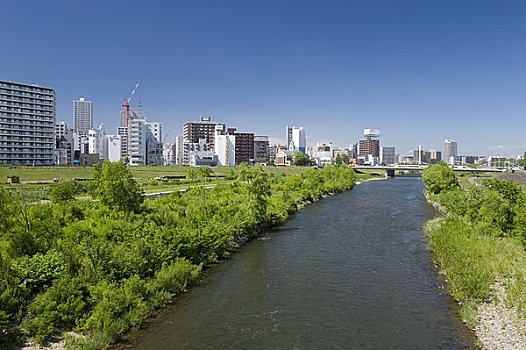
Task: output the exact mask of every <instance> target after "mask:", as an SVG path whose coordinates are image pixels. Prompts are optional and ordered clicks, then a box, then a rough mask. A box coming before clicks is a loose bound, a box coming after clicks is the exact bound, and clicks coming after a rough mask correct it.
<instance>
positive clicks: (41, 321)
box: [0, 167, 355, 349]
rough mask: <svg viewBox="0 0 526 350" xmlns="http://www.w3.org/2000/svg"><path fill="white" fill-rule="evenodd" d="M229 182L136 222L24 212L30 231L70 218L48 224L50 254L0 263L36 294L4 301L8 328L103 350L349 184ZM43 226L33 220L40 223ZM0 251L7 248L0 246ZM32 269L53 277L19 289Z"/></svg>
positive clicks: (87, 209) (160, 202)
mask: <svg viewBox="0 0 526 350" xmlns="http://www.w3.org/2000/svg"><path fill="white" fill-rule="evenodd" d="M232 180H233V181H232V182H231V183H225V184H221V185H218V186H216V187H214V188H213V189H212V190H210V191H204V190H202V189H200V188H194V189H191V190H190V191H188V192H187V193H186V194H184V195H180V194H173V195H171V196H168V197H162V198H157V199H155V200H151V201H147V202H145V203H144V207H143V208H142V209H141V210H140V212H138V213H130V212H128V213H126V212H120V211H117V210H111V209H109V208H107V207H105V206H104V205H103V204H102V203H97V202H90V203H80V202H69V203H60V204H54V203H50V204H45V205H35V206H31V212H30V213H29V214H30V216H29V217H28V220H30V222H31V224H32V223H33V220H37V218H33V215H34V214H35V213H40V212H41V211H45V212H47V213H49V214H50V213H53V214H54V215H56V214H59V215H64V214H67V213H68V212H70V211H73V210H74V211H75V214H74V215H75V217H72V218H69V217H68V218H66V220H64V218H63V219H61V220H62V221H57V222H56V223H55V221H51V220H54V216H53V215H49V214H48V217H46V218H45V220H48V221H49V222H48V224H49V225H50V227H49V228H48V229H49V230H50V231H51V232H54V233H53V235H51V236H49V239H50V240H51V245H50V248H53V249H50V250H49V252H46V253H45V254H42V253H38V254H35V253H33V255H34V257H31V256H30V257H29V258H28V257H27V256H25V255H21V256H20V257H17V256H15V255H12V258H11V260H3V261H0V263H4V264H5V263H9V264H12V268H11V267H8V269H7V270H5V271H7V272H11V271H12V274H13V277H11V278H12V280H13V282H14V283H16V284H14V286H18V287H17V288H21V286H25V285H27V286H28V292H29V291H33V293H34V294H33V296H31V295H30V294H20V292H17V291H16V290H15V292H17V293H18V294H17V295H22V296H24V297H25V295H27V297H26V298H27V299H18V300H15V299H11V304H2V305H0V308H5V307H6V306H7V307H9V308H10V309H8V311H9V312H11V310H16V309H15V308H14V307H13V306H15V307H19V308H20V311H19V312H18V313H13V314H12V315H13V316H10V317H13V318H12V320H13V321H16V319H17V317H20V316H17V315H22V316H23V317H21V321H22V322H21V323H22V324H21V325H20V326H19V327H20V328H17V329H19V330H21V331H23V332H24V333H26V334H28V335H30V336H32V337H33V339H35V340H37V341H38V342H39V343H41V344H45V343H48V342H50V341H54V339H56V337H57V336H58V334H59V332H60V331H67V332H69V331H70V330H75V332H76V333H77V334H79V336H78V337H67V338H66V342H65V346H66V348H70V349H101V348H105V347H106V346H107V345H109V344H110V343H112V342H113V341H114V340H115V339H116V338H117V337H118V336H119V335H120V334H122V333H123V332H124V331H125V330H126V329H128V328H129V327H134V326H136V325H138V324H140V322H141V321H142V320H143V319H144V318H145V317H147V316H148V315H150V314H151V313H152V311H154V310H155V309H157V308H158V307H160V306H162V305H163V304H164V303H166V302H169V301H170V300H171V299H172V298H173V297H174V296H175V295H177V294H178V293H180V292H183V291H185V290H186V288H187V287H188V286H190V285H191V284H192V281H194V280H195V279H196V278H197V277H198V275H199V272H200V271H201V270H202V269H203V268H207V266H211V265H213V264H214V263H215V262H218V261H221V260H223V259H226V258H228V257H229V256H230V255H231V254H232V253H233V252H234V251H235V250H236V249H237V248H238V247H239V246H240V245H242V244H244V243H246V242H247V241H248V240H250V239H252V238H254V237H256V236H257V235H258V234H259V233H260V232H262V231H263V230H264V229H266V228H268V227H273V226H277V225H280V224H282V223H283V222H285V220H286V219H287V217H288V216H289V215H290V214H292V213H294V212H295V211H297V210H298V209H299V208H300V207H301V205H302V204H305V203H309V202H313V201H315V200H318V199H320V198H322V197H324V196H327V195H330V194H335V193H339V192H342V191H345V190H348V189H351V188H352V187H353V186H354V184H355V177H354V174H353V171H352V170H351V169H349V168H347V167H326V168H324V169H322V170H314V169H310V170H306V171H305V172H304V173H302V174H298V175H291V176H272V175H271V176H269V175H268V174H266V173H264V172H263V171H261V170H259V169H257V168H255V169H251V168H248V167H240V168H239V169H238V170H237V171H236V173H235V174H234V175H233V179H232ZM13 204H14V205H15V204H16V203H15V202H13ZM42 218H43V216H42V215H40V216H38V220H41V222H42ZM64 221H65V222H64ZM35 222H36V221H35ZM51 228H52V229H51ZM30 234H34V233H31V232H30ZM0 238H2V239H6V238H8V237H0ZM2 245H3V246H4V247H7V246H9V244H8V243H7V242H1V241H0V248H1V247H2ZM8 253H10V254H13V253H12V251H9V252H8ZM37 259H39V260H38V261H39V262H40V265H42V263H44V268H48V267H49V269H52V271H53V272H50V273H48V274H46V275H43V276H42V277H39V278H45V280H38V281H37V282H38V284H24V283H23V282H21V281H20V279H21V278H22V277H19V275H17V273H19V272H18V271H24V272H25V271H27V270H28V269H29V272H31V269H33V268H36V267H37V266H38V264H37V261H36V260H37ZM50 259H53V260H52V262H51V263H50V262H47V261H49V260H50ZM18 260H20V261H21V262H18ZM32 260H35V261H34V262H33V261H32ZM22 264H23V265H22ZM48 265H49V266H48ZM21 267H22V268H23V269H24V270H21V269H20V268H21ZM25 273H27V272H25ZM8 277H9V276H8ZM28 277H32V275H30V276H28ZM32 278H34V277H32ZM8 281H10V280H8ZM15 281H16V282H15ZM33 283H35V282H33ZM0 287H1V286H0ZM29 288H31V289H29ZM25 293H27V292H25ZM15 302H19V303H20V304H18V305H17V304H14V305H13V303H15ZM59 310H60V311H59ZM0 311H3V310H0ZM24 314H26V315H24ZM13 326H14V327H16V325H13ZM4 332H5V330H4Z"/></svg>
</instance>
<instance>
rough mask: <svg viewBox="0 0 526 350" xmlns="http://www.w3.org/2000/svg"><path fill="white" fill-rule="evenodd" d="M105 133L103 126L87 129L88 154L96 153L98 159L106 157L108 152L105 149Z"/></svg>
mask: <svg viewBox="0 0 526 350" xmlns="http://www.w3.org/2000/svg"><path fill="white" fill-rule="evenodd" d="M105 138H106V134H105V133H104V126H103V125H100V126H99V128H98V129H90V130H88V154H98V155H99V159H107V158H108V152H107V149H106V140H105Z"/></svg>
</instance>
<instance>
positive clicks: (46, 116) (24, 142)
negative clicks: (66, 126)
mask: <svg viewBox="0 0 526 350" xmlns="http://www.w3.org/2000/svg"><path fill="white" fill-rule="evenodd" d="M55 142H56V140H55V90H53V89H51V88H46V87H41V86H37V85H28V84H21V83H13V82H8V81H0V165H53V163H54V158H55V157H54V148H55Z"/></svg>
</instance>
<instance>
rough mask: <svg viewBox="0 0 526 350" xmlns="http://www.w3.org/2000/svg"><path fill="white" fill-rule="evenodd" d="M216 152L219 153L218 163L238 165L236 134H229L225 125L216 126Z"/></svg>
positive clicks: (221, 164) (220, 164)
mask: <svg viewBox="0 0 526 350" xmlns="http://www.w3.org/2000/svg"><path fill="white" fill-rule="evenodd" d="M214 143H215V145H214V152H215V154H216V155H217V165H219V166H234V165H236V136H235V135H232V134H228V133H227V132H226V130H225V127H224V125H216V126H215V135H214Z"/></svg>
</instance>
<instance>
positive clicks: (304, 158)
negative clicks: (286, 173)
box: [293, 151, 312, 166]
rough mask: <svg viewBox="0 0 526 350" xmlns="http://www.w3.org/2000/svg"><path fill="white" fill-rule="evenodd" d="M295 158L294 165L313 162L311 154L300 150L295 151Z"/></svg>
mask: <svg viewBox="0 0 526 350" xmlns="http://www.w3.org/2000/svg"><path fill="white" fill-rule="evenodd" d="M293 160H294V165H298V166H307V165H311V164H312V162H311V160H310V158H309V156H308V155H307V154H305V153H303V152H299V151H296V152H294V154H293Z"/></svg>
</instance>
